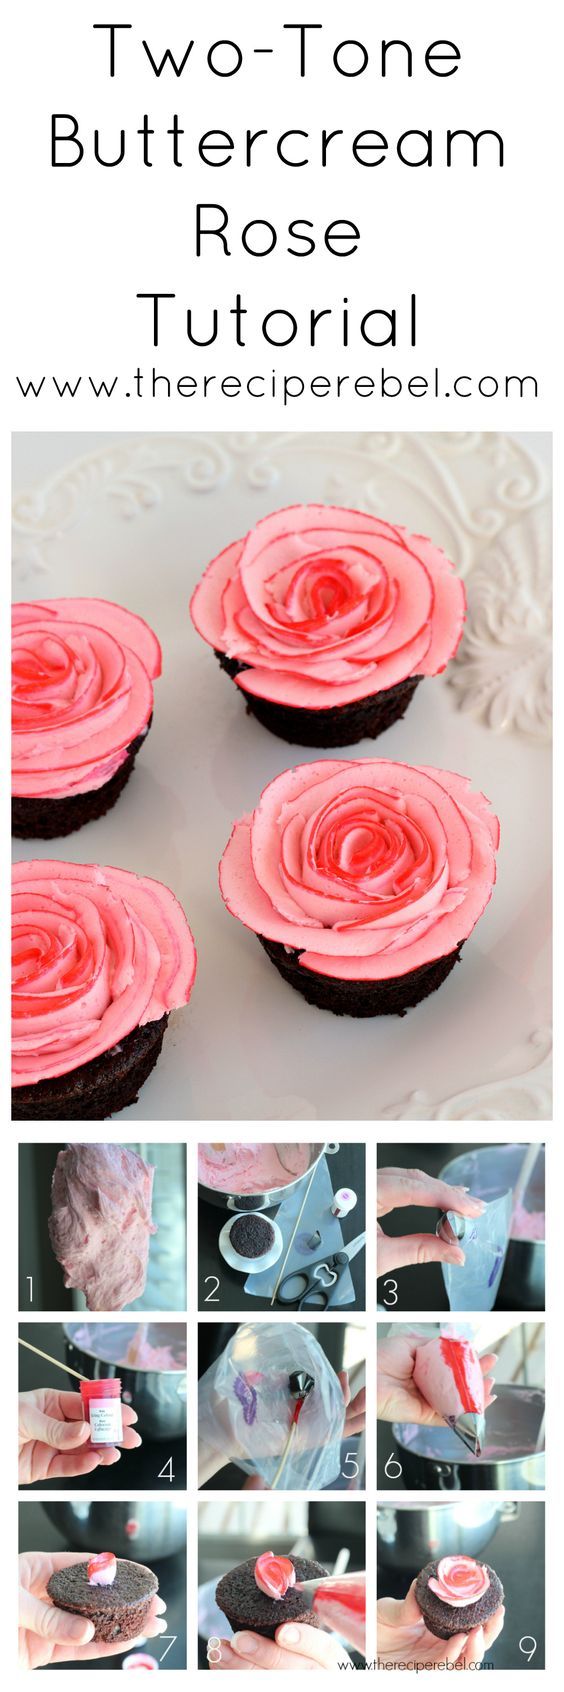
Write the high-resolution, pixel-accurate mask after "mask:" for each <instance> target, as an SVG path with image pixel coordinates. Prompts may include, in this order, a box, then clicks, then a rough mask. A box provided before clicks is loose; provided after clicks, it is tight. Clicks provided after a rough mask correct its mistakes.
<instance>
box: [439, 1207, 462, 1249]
mask: <svg viewBox="0 0 564 1692" xmlns="http://www.w3.org/2000/svg"><path fill="white" fill-rule="evenodd" d="M435 1233H436V1235H437V1238H438V1239H439V1240H446V1242H447V1245H458V1244H459V1242H460V1240H463V1239H464V1235H465V1233H466V1219H465V1217H464V1216H458V1215H457V1212H456V1210H445V1211H443V1214H442V1216H439V1220H438V1222H437V1226H436V1228H435Z"/></svg>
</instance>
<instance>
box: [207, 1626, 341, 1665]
mask: <svg viewBox="0 0 564 1692" xmlns="http://www.w3.org/2000/svg"><path fill="white" fill-rule="evenodd" d="M207 1657H208V1667H209V1668H211V1669H223V1670H226V1669H243V1671H244V1672H246V1673H248V1672H249V1669H262V1670H264V1669H277V1670H278V1671H279V1672H282V1673H284V1674H287V1673H288V1671H289V1670H290V1669H297V1670H298V1671H299V1670H301V1671H302V1673H303V1671H304V1669H329V1670H330V1669H337V1668H345V1667H348V1666H349V1665H350V1660H351V1659H350V1657H349V1655H348V1652H347V1651H345V1648H344V1645H341V1644H340V1642H339V1640H338V1639H336V1638H335V1635H334V1634H333V1633H322V1632H321V1629H319V1628H316V1627H308V1626H307V1623H306V1625H305V1626H304V1625H303V1624H300V1623H299V1622H284V1623H283V1624H282V1627H279V1628H277V1630H276V1639H262V1638H261V1635H260V1634H259V1633H246V1632H245V1633H235V1634H234V1635H233V1638H232V1639H213V1640H210V1642H209V1644H208V1652H207Z"/></svg>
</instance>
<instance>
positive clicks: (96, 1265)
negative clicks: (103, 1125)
mask: <svg viewBox="0 0 564 1692" xmlns="http://www.w3.org/2000/svg"><path fill="white" fill-rule="evenodd" d="M18 1155H19V1308H20V1310H21V1311H22V1312H23V1311H28V1310H29V1311H41V1310H57V1311H59V1310H104V1311H106V1310H107V1311H112V1310H163V1311H164V1310H182V1311H184V1310H185V1309H186V1146H185V1145H184V1144H182V1143H178V1142H177V1143H176V1144H174V1145H167V1144H164V1145H163V1144H162V1143H160V1142H157V1143H156V1144H155V1145H139V1144H135V1145H132V1144H127V1145H113V1144H112V1145H106V1144H96V1142H94V1143H93V1142H90V1143H89V1144H82V1143H79V1144H76V1145H75V1144H73V1145H34V1144H33V1143H31V1144H26V1145H20V1146H19V1148H18Z"/></svg>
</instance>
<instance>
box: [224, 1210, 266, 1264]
mask: <svg viewBox="0 0 564 1692" xmlns="http://www.w3.org/2000/svg"><path fill="white" fill-rule="evenodd" d="M229 1244H230V1245H231V1246H232V1247H233V1250H234V1251H236V1252H237V1254H238V1256H239V1257H264V1256H265V1253H266V1252H267V1251H272V1247H273V1245H274V1228H273V1226H272V1223H271V1222H267V1220H266V1217H265V1216H257V1214H256V1212H255V1213H254V1215H250V1216H238V1217H237V1219H236V1221H235V1222H233V1223H232V1225H231V1228H230V1229H229Z"/></svg>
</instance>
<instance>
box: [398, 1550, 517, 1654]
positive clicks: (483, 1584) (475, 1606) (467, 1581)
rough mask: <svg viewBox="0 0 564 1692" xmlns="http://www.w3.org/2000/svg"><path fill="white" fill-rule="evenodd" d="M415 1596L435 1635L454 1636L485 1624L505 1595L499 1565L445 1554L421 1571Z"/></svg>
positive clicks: (424, 1617)
mask: <svg viewBox="0 0 564 1692" xmlns="http://www.w3.org/2000/svg"><path fill="white" fill-rule="evenodd" d="M415 1598H416V1601H417V1603H418V1605H419V1609H420V1611H421V1615H422V1616H423V1619H424V1622H425V1626H426V1627H427V1628H428V1630H429V1633H432V1634H434V1636H435V1639H453V1638H454V1637H455V1636H456V1635H457V1634H459V1633H466V1634H468V1633H470V1632H471V1631H472V1628H474V1627H485V1626H486V1623H487V1622H489V1621H491V1619H492V1616H495V1615H496V1614H497V1612H498V1610H501V1608H502V1605H503V1599H504V1591H503V1586H502V1584H501V1581H500V1578H499V1575H497V1574H496V1572H495V1569H491V1568H490V1567H489V1564H488V1563H478V1562H477V1561H476V1559H475V1558H474V1557H464V1556H454V1557H441V1558H439V1559H438V1560H436V1561H435V1562H432V1563H427V1564H426V1566H425V1568H424V1569H422V1570H421V1573H420V1574H418V1576H417V1580H416V1583H415Z"/></svg>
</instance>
